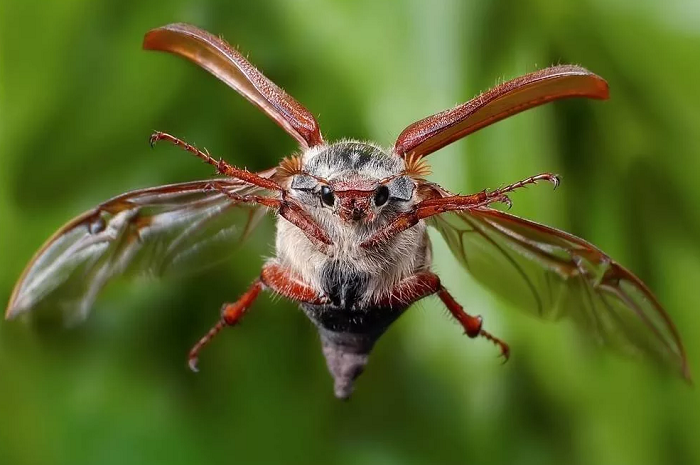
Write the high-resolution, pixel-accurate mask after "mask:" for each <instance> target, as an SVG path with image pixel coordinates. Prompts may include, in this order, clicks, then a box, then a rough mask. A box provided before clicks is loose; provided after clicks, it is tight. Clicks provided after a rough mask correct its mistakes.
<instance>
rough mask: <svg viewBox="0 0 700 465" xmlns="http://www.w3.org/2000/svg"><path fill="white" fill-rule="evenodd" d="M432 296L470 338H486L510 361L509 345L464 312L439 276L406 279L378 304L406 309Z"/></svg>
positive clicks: (427, 272) (418, 275)
mask: <svg viewBox="0 0 700 465" xmlns="http://www.w3.org/2000/svg"><path fill="white" fill-rule="evenodd" d="M432 294H437V295H438V297H440V300H442V303H444V304H445V306H446V307H447V309H448V310H449V311H450V313H451V314H452V316H453V317H455V319H456V320H457V321H459V324H461V325H462V327H463V328H464V332H465V333H466V335H467V336H469V337H470V338H475V337H478V336H481V337H484V338H486V339H488V340H489V341H491V342H493V343H494V344H496V345H498V347H499V348H500V349H501V355H502V356H503V357H504V358H505V360H508V357H509V355H510V348H509V347H508V344H506V343H505V342H503V341H501V340H500V339H498V338H496V337H494V336H493V335H491V333H488V332H487V331H485V330H484V329H483V328H482V318H481V317H480V316H472V315H469V314H468V313H466V312H465V311H464V308H462V306H461V305H460V304H458V303H457V301H456V300H455V299H454V298H453V297H452V295H451V294H450V293H449V292H448V291H447V289H445V288H444V287H443V285H442V284H441V283H440V278H439V277H438V275H436V274H434V273H431V272H429V271H423V272H420V273H417V274H415V275H413V276H411V277H409V278H406V279H404V280H403V281H401V282H400V283H399V284H397V285H396V287H394V288H393V289H392V290H391V292H390V293H389V294H388V295H386V296H385V297H383V298H381V299H380V300H379V301H378V302H377V303H378V304H379V305H380V306H386V307H399V308H406V307H408V306H409V305H411V304H412V303H414V302H417V301H418V300H420V299H422V298H424V297H427V296H429V295H432Z"/></svg>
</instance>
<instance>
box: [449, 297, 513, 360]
mask: <svg viewBox="0 0 700 465" xmlns="http://www.w3.org/2000/svg"><path fill="white" fill-rule="evenodd" d="M437 294H438V297H440V300H442V303H444V304H445V306H446V307H447V309H448V310H449V311H450V313H452V316H454V317H455V318H456V319H457V321H459V323H460V324H461V325H462V327H463V328H464V331H465V333H466V334H467V336H469V337H471V338H475V337H477V336H481V337H484V338H486V339H488V340H489V341H491V342H493V343H494V344H496V345H497V346H498V347H499V348H500V349H501V355H502V356H503V357H504V360H503V361H504V362H507V361H508V357H510V348H509V347H508V344H506V343H505V342H503V341H501V340H500V339H498V338H497V337H494V336H493V335H491V333H488V332H486V331H485V330H484V329H482V327H481V326H482V323H483V322H482V318H481V317H480V316H472V315H469V314H468V313H467V312H465V311H464V308H462V306H461V305H460V304H458V303H457V301H456V300H455V299H454V297H452V295H451V294H450V293H449V292H447V289H445V288H444V287H441V288H440V290H439V291H438V293H437Z"/></svg>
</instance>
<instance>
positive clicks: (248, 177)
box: [149, 131, 284, 192]
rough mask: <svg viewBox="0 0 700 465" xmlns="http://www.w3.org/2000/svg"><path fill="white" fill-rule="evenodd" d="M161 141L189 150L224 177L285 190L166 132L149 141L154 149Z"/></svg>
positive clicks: (271, 189) (270, 180)
mask: <svg viewBox="0 0 700 465" xmlns="http://www.w3.org/2000/svg"><path fill="white" fill-rule="evenodd" d="M160 140H166V141H168V142H170V143H172V144H174V145H176V146H178V147H181V148H183V149H184V150H187V151H188V152H190V153H191V154H193V155H195V156H196V157H198V158H200V159H201V160H204V162H206V163H209V164H210V165H212V166H214V167H215V168H216V171H217V172H218V173H219V174H223V175H224V176H228V177H230V178H236V179H240V180H241V181H243V182H247V183H248V184H252V185H254V186H258V187H262V188H263V189H267V190H270V191H277V192H280V191H283V190H284V189H283V188H282V186H280V185H279V184H277V183H276V182H275V181H273V180H272V179H268V178H264V177H262V176H258V175H257V174H255V173H251V172H250V171H248V170H243V169H240V168H236V167H235V166H233V165H230V164H228V163H227V162H225V161H224V160H215V159H214V158H212V157H211V155H209V153H208V152H206V151H204V152H203V151H201V150H199V149H198V148H197V147H195V146H193V145H190V144H188V143H187V142H185V141H183V140H181V139H178V138H177V137H175V136H171V135H170V134H167V133H165V132H160V131H156V132H154V133H153V134H151V137H150V139H149V142H150V144H151V147H154V146H155V145H156V142H158V141H160Z"/></svg>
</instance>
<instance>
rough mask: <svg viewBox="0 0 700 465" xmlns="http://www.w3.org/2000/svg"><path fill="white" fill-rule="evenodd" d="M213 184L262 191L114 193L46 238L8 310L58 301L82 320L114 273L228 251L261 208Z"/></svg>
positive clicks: (204, 188)
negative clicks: (230, 194)
mask: <svg viewBox="0 0 700 465" xmlns="http://www.w3.org/2000/svg"><path fill="white" fill-rule="evenodd" d="M273 172H274V170H271V171H269V172H266V173H261V174H263V175H271V174H272V173H273ZM212 183H217V185H218V186H220V187H221V188H222V189H223V190H226V191H228V192H231V193H237V194H241V195H245V194H251V193H254V192H257V191H259V190H260V189H259V188H257V187H250V186H249V185H247V184H244V183H242V182H240V181H237V180H231V179H218V180H209V181H194V182H187V183H182V184H172V185H167V186H160V187H154V188H150V189H143V190H137V191H133V192H129V193H126V194H123V195H120V196H118V197H115V198H113V199H111V200H109V201H107V202H105V203H103V204H101V205H99V206H98V207H96V208H95V209H93V210H90V211H88V212H85V213H83V214H82V215H80V216H78V217H77V218H75V219H73V220H72V221H70V222H69V223H68V224H66V225H65V226H63V227H62V228H61V229H59V230H58V231H57V232H56V233H55V234H54V235H53V236H52V237H51V238H50V239H49V240H48V241H47V242H46V243H45V244H44V246H43V247H42V248H41V249H40V250H39V251H38V252H37V253H36V255H35V256H34V258H33V259H32V261H31V262H30V263H29V264H28V265H27V268H26V269H25V270H24V273H23V274H22V276H21V277H20V280H19V282H18V283H17V284H16V286H15V289H14V291H13V293H12V296H11V298H10V302H9V304H8V308H7V313H6V317H7V318H12V317H15V316H17V315H19V314H21V313H24V312H27V311H29V310H33V311H36V310H37V309H38V308H39V307H41V308H42V309H43V308H45V307H48V310H50V311H52V310H54V308H55V307H58V308H60V309H61V310H62V311H63V312H64V315H65V317H66V319H67V320H68V321H69V322H72V321H73V320H80V319H82V318H84V317H85V316H87V313H88V312H89V310H90V307H91V306H92V304H93V302H94V300H95V297H96V296H97V293H98V292H99V291H100V289H102V287H103V286H104V285H105V284H106V283H107V282H108V281H109V280H110V279H111V278H113V277H116V276H118V275H122V274H137V275H139V274H141V275H161V274H163V273H166V272H169V271H171V270H175V269H177V270H183V269H187V268H188V267H190V266H191V265H193V264H197V263H199V264H201V262H202V261H203V260H206V259H207V258H213V259H220V258H221V257H225V256H228V255H229V254H230V252H231V250H232V246H233V245H234V244H235V243H236V242H237V241H240V240H242V239H244V238H245V237H246V236H247V235H248V234H249V233H250V231H251V230H252V229H253V228H254V227H255V226H256V225H257V224H258V222H259V220H260V218H261V217H262V216H263V215H264V213H265V212H264V210H263V209H260V208H255V207H250V206H248V205H243V204H240V203H237V202H235V201H233V200H231V199H230V198H229V197H228V196H227V195H225V194H223V193H222V192H221V191H219V190H215V189H212V188H211V186H212ZM195 256H196V257H197V261H196V262H195V261H193V260H192V259H194V258H195Z"/></svg>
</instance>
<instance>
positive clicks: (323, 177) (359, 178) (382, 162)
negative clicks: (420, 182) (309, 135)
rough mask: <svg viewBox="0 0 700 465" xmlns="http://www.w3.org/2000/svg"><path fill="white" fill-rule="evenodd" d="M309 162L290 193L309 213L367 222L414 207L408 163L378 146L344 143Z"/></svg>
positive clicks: (307, 158) (307, 159)
mask: <svg viewBox="0 0 700 465" xmlns="http://www.w3.org/2000/svg"><path fill="white" fill-rule="evenodd" d="M304 158H305V160H304V161H303V164H302V165H301V166H300V172H299V173H297V174H295V175H294V176H293V178H292V182H291V190H292V192H293V194H294V195H295V197H296V198H297V199H299V200H300V201H301V203H302V204H304V205H305V206H306V207H307V208H308V209H309V210H310V211H316V212H317V213H319V214H321V215H323V214H324V213H322V212H326V213H332V214H333V215H334V216H337V217H339V218H340V219H341V220H342V221H343V222H344V223H346V224H359V223H363V224H367V223H373V222H375V221H376V220H377V219H385V220H388V219H390V218H391V217H393V216H395V214H397V213H399V212H402V211H406V210H408V209H410V208H411V207H412V206H413V192H414V190H415V183H414V182H413V180H412V179H411V178H410V177H408V176H405V175H403V174H402V173H403V171H404V168H405V164H404V161H403V160H402V159H401V158H399V157H397V156H392V155H388V154H386V153H385V152H384V151H383V150H381V149H380V148H379V147H376V146H374V145H370V144H366V143H361V142H352V141H341V142H338V143H335V144H333V145H330V146H327V147H324V148H323V149H321V150H319V151H316V152H315V153H311V154H308V155H305V157H304Z"/></svg>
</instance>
